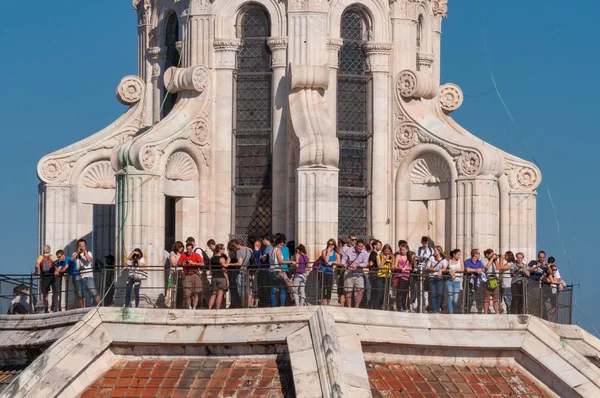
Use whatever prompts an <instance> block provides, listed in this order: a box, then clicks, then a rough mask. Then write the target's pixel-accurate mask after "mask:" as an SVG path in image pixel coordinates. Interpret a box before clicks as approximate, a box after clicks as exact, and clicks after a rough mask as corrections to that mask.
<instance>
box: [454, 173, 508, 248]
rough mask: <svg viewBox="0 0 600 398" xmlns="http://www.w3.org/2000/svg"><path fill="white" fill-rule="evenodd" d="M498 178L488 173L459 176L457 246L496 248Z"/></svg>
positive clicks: (497, 246) (498, 235)
mask: <svg viewBox="0 0 600 398" xmlns="http://www.w3.org/2000/svg"><path fill="white" fill-rule="evenodd" d="M499 196H500V193H499V189H498V179H497V178H496V177H490V176H479V177H475V178H471V177H459V179H458V181H457V208H456V246H457V248H459V249H461V250H462V251H463V253H470V251H471V249H480V250H481V251H482V252H483V250H485V249H488V248H490V249H494V250H495V251H497V250H499V249H500V248H499V245H500V241H499V237H500V234H499V225H500V215H499V210H500V201H499V199H500V198H499Z"/></svg>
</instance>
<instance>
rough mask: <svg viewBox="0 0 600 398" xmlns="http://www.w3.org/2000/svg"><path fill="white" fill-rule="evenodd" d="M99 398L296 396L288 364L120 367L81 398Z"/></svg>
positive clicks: (154, 363)
mask: <svg viewBox="0 0 600 398" xmlns="http://www.w3.org/2000/svg"><path fill="white" fill-rule="evenodd" d="M388 372H389V374H390V377H391V376H392V373H391V371H389V370H388ZM99 396H104V397H111V398H112V397H235V398H251V397H268V398H277V397H287V396H294V387H293V381H292V373H291V368H290V365H289V363H285V362H281V363H278V362H276V361H265V360H262V361H261V360H218V359H207V360H193V361H187V360H176V361H147V360H146V361H127V362H125V361H121V362H118V363H117V364H115V366H113V367H112V368H111V369H110V370H108V371H107V372H106V373H104V374H103V375H102V376H101V377H100V378H98V379H97V380H96V381H95V382H94V383H92V385H91V386H90V387H89V388H88V389H87V390H86V391H85V392H84V393H83V394H82V397H99Z"/></svg>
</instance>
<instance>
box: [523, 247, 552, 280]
mask: <svg viewBox="0 0 600 398" xmlns="http://www.w3.org/2000/svg"><path fill="white" fill-rule="evenodd" d="M527 268H528V270H529V279H531V280H533V281H539V280H540V279H541V278H542V275H544V272H546V269H547V268H548V263H546V252H545V251H543V250H540V251H539V252H538V256H537V261H536V260H531V261H530V262H529V264H528V265H527Z"/></svg>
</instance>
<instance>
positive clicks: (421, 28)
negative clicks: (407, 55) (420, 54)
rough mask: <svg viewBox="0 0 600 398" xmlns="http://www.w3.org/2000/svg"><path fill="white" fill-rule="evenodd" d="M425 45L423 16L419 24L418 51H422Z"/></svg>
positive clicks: (420, 16)
mask: <svg viewBox="0 0 600 398" xmlns="http://www.w3.org/2000/svg"><path fill="white" fill-rule="evenodd" d="M422 45H423V15H419V22H417V51H421V46H422Z"/></svg>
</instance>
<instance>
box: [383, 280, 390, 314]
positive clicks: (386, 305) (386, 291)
mask: <svg viewBox="0 0 600 398" xmlns="http://www.w3.org/2000/svg"><path fill="white" fill-rule="evenodd" d="M391 278H392V277H391V275H387V276H386V277H385V281H384V283H383V292H381V294H383V310H384V311H389V310H390V293H391V292H390V285H391V284H390V280H391Z"/></svg>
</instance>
